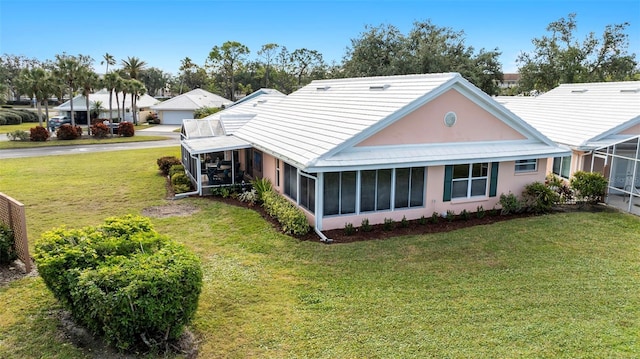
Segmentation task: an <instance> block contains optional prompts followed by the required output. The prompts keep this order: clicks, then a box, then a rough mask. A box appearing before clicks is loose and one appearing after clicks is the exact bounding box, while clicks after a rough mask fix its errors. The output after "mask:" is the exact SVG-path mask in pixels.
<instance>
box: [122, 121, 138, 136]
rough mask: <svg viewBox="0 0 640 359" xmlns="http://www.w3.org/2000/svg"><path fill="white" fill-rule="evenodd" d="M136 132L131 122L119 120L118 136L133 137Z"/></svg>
mask: <svg viewBox="0 0 640 359" xmlns="http://www.w3.org/2000/svg"><path fill="white" fill-rule="evenodd" d="M135 134H136V129H135V127H133V123H131V122H120V124H119V125H118V136H122V137H133V136H134V135H135Z"/></svg>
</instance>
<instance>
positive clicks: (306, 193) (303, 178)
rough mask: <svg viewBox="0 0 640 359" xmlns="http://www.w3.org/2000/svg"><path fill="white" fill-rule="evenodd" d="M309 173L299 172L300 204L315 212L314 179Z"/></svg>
mask: <svg viewBox="0 0 640 359" xmlns="http://www.w3.org/2000/svg"><path fill="white" fill-rule="evenodd" d="M310 176H311V175H306V174H305V173H303V172H301V173H300V205H301V206H302V207H304V208H306V209H308V210H309V211H310V212H311V213H315V208H316V180H315V178H313V177H310Z"/></svg>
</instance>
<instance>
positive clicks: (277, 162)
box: [276, 158, 280, 187]
mask: <svg viewBox="0 0 640 359" xmlns="http://www.w3.org/2000/svg"><path fill="white" fill-rule="evenodd" d="M276 187H280V160H279V159H277V158H276Z"/></svg>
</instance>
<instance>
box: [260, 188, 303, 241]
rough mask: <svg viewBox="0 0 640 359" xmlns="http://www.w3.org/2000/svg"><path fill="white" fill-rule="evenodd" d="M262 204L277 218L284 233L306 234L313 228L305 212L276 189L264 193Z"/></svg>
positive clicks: (268, 212)
mask: <svg viewBox="0 0 640 359" xmlns="http://www.w3.org/2000/svg"><path fill="white" fill-rule="evenodd" d="M261 198H262V206H263V207H264V209H265V211H266V212H267V214H269V215H270V216H272V217H274V218H276V219H277V220H278V222H279V223H280V226H281V227H282V231H283V232H284V233H288V234H293V235H304V234H307V233H308V232H309V230H310V229H311V228H310V227H309V222H308V221H307V217H306V216H305V214H304V212H302V210H301V209H300V208H298V207H296V206H295V205H294V204H293V203H291V202H289V201H288V200H287V199H286V198H284V197H282V196H281V195H280V194H278V193H276V192H275V191H266V192H264V193H262V196H261Z"/></svg>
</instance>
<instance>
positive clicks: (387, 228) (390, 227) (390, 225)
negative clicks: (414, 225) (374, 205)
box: [382, 218, 396, 231]
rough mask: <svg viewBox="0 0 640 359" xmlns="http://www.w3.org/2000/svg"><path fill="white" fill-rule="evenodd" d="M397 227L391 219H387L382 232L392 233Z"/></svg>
mask: <svg viewBox="0 0 640 359" xmlns="http://www.w3.org/2000/svg"><path fill="white" fill-rule="evenodd" d="M395 227H396V224H395V222H394V221H393V219H391V218H385V219H384V222H383V223H382V230H384V231H392V230H393V229H394V228H395Z"/></svg>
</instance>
